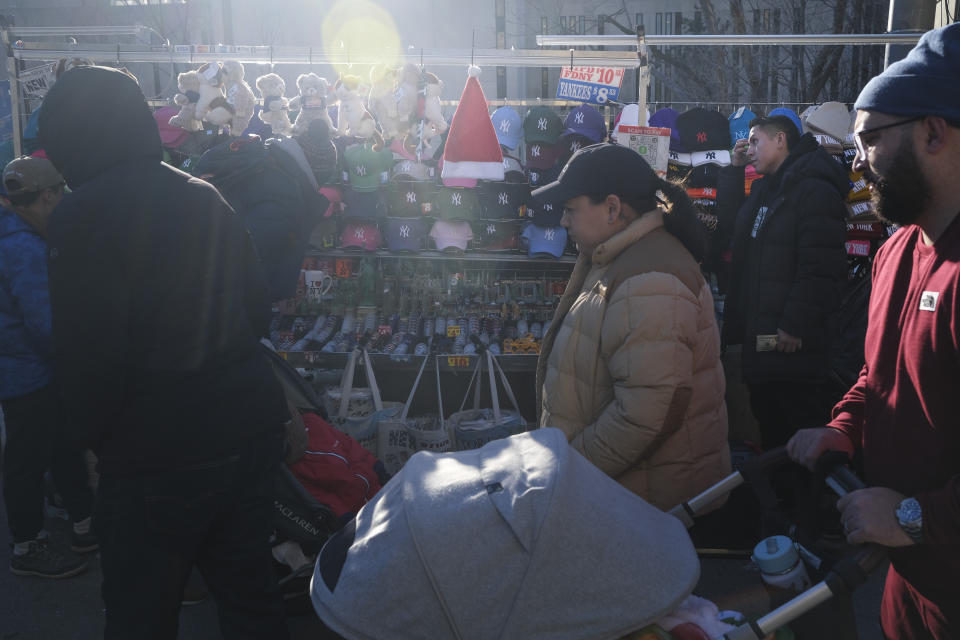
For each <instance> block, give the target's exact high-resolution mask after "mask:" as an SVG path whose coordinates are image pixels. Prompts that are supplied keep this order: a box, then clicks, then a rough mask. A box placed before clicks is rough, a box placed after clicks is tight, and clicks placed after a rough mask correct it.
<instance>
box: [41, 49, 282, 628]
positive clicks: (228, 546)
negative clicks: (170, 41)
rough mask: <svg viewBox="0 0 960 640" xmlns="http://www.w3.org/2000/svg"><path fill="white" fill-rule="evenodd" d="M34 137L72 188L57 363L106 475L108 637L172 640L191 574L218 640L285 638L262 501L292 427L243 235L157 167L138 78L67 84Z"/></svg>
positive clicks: (57, 245)
mask: <svg viewBox="0 0 960 640" xmlns="http://www.w3.org/2000/svg"><path fill="white" fill-rule="evenodd" d="M39 129H40V133H39V135H40V140H41V142H42V144H43V146H44V147H45V149H46V151H47V154H48V156H49V158H50V160H51V161H52V162H53V163H54V165H55V166H56V167H57V169H59V171H60V172H61V173H62V174H63V176H64V178H65V180H66V181H67V184H68V185H69V186H70V188H71V189H72V193H70V194H68V196H67V197H66V198H65V199H64V200H63V201H62V203H61V204H60V206H59V208H58V209H57V210H56V212H55V213H54V214H53V216H52V218H51V220H50V223H49V248H50V255H49V273H50V295H51V303H52V310H53V343H54V362H55V366H56V369H57V372H58V375H59V377H60V379H61V381H62V388H63V393H64V395H65V400H66V404H67V407H68V408H69V410H70V411H71V414H72V415H71V417H72V420H73V424H72V425H71V426H72V429H73V432H74V433H75V434H76V436H77V438H78V439H79V440H80V442H81V443H82V444H85V445H87V446H89V447H90V448H92V449H93V450H94V452H95V453H96V454H97V456H98V458H99V470H100V473H101V478H100V484H99V490H98V495H97V505H96V508H95V513H94V527H95V529H96V531H97V533H98V535H99V537H100V541H101V542H100V544H101V559H102V568H103V576H104V579H103V589H102V592H103V597H104V601H105V603H106V631H105V636H106V637H107V638H172V637H175V636H176V632H177V623H178V612H179V607H180V602H181V595H182V590H183V586H184V583H185V582H186V580H187V576H188V575H189V573H190V571H191V568H192V567H193V566H194V564H196V565H197V566H198V567H199V568H200V570H201V572H202V573H203V575H204V578H205V579H206V582H207V584H208V585H209V587H210V589H211V590H212V592H213V594H214V596H215V597H216V600H217V603H218V606H219V610H220V627H221V631H222V633H223V635H224V636H225V637H228V638H285V637H287V630H286V626H285V622H284V616H283V606H282V601H281V598H280V595H279V590H278V587H277V582H276V577H275V576H274V574H273V571H272V565H271V555H270V550H269V545H268V539H269V534H270V518H271V512H272V503H271V502H270V501H269V500H268V499H267V498H266V495H265V491H264V487H265V486H266V482H267V481H268V479H269V478H270V475H271V473H272V472H273V471H274V470H275V469H276V468H277V465H278V464H279V462H280V460H281V458H282V452H283V423H284V422H285V421H286V420H287V419H288V417H289V416H288V413H287V410H286V404H285V402H284V399H283V393H282V391H281V389H280V387H279V385H278V383H277V382H276V380H275V379H274V377H273V374H272V372H271V369H270V364H269V362H268V361H267V360H266V359H265V358H264V355H263V354H262V353H261V352H260V351H259V345H258V344H257V340H258V337H259V336H262V335H263V334H264V333H265V332H266V330H267V325H268V322H269V313H270V308H269V304H268V301H267V294H266V288H265V285H264V281H263V276H262V274H261V272H260V269H259V266H258V264H257V259H256V255H255V252H254V250H253V246H252V244H251V241H250V238H249V235H248V234H247V232H246V231H245V230H244V228H243V225H242V224H241V223H240V220H239V219H238V218H237V216H236V214H234V212H233V211H232V210H231V208H230V207H229V205H227V203H226V202H225V201H224V200H223V198H222V197H221V196H220V194H219V193H218V192H217V190H216V189H214V188H213V187H212V186H210V185H209V184H207V183H204V182H202V181H200V180H197V179H194V178H191V177H190V176H188V175H187V174H185V173H182V172H180V171H178V170H176V169H173V168H171V167H169V166H167V165H165V164H163V163H162V162H161V156H162V150H161V145H160V137H159V133H158V131H157V126H156V123H155V121H154V119H153V117H152V115H151V112H150V109H149V107H148V106H147V104H146V102H145V100H144V97H143V94H142V93H141V91H140V88H139V86H138V85H137V83H136V81H135V80H134V79H133V78H132V77H131V76H128V75H125V74H124V73H122V72H119V71H116V70H113V69H107V68H103V67H80V68H76V69H72V70H71V71H68V72H67V73H65V74H64V75H63V76H62V77H61V78H60V79H59V80H58V81H57V83H56V84H55V85H54V87H53V88H52V89H51V90H50V92H49V93H48V94H47V96H46V98H45V99H44V103H43V107H42V111H41V113H40V123H39Z"/></svg>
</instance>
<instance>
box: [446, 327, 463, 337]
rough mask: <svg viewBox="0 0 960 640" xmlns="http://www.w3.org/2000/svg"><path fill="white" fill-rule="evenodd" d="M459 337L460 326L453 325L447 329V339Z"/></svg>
mask: <svg viewBox="0 0 960 640" xmlns="http://www.w3.org/2000/svg"><path fill="white" fill-rule="evenodd" d="M459 335H460V325H458V324H455V325H453V326H452V327H447V337H448V338H456V337H457V336H459Z"/></svg>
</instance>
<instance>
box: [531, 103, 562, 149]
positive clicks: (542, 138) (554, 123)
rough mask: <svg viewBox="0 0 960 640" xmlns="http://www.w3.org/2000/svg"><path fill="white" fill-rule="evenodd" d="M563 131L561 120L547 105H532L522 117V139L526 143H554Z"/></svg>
mask: <svg viewBox="0 0 960 640" xmlns="http://www.w3.org/2000/svg"><path fill="white" fill-rule="evenodd" d="M562 133H563V120H561V119H560V116H558V115H557V114H556V113H554V112H553V110H552V109H550V108H549V107H533V108H532V109H530V111H528V112H527V117H526V118H524V119H523V139H524V140H526V142H527V144H530V143H531V142H544V143H546V144H555V143H556V142H557V140H559V139H560V135H561V134H562Z"/></svg>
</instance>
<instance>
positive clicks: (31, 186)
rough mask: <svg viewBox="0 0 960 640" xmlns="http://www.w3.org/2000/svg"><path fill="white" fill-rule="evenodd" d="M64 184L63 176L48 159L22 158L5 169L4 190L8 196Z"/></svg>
mask: <svg viewBox="0 0 960 640" xmlns="http://www.w3.org/2000/svg"><path fill="white" fill-rule="evenodd" d="M61 183H63V176H61V175H60V173H59V172H58V171H57V170H56V168H54V166H53V163H52V162H50V161H49V160H47V159H46V158H37V157H34V156H20V157H19V158H16V159H14V160H11V161H10V162H8V163H7V166H6V167H4V169H3V188H4V190H5V191H6V192H7V195H8V196H19V195H22V194H24V193H30V192H33V191H40V190H42V189H49V188H50V187H55V186H56V185H58V184H61Z"/></svg>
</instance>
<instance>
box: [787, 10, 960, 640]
mask: <svg viewBox="0 0 960 640" xmlns="http://www.w3.org/2000/svg"><path fill="white" fill-rule="evenodd" d="M854 106H855V108H856V109H857V117H856V122H855V124H854V134H853V135H854V142H855V143H856V147H857V156H856V159H855V160H854V165H853V168H854V170H856V171H863V174H864V177H865V178H866V179H867V181H868V183H869V184H870V190H871V192H872V196H873V199H874V203H875V204H876V206H877V212H878V213H879V214H880V215H881V216H882V217H883V218H884V219H885V220H887V221H888V222H890V223H893V224H898V225H901V228H900V230H899V231H897V232H896V233H894V234H893V236H892V237H891V238H890V239H889V240H888V241H887V242H886V243H885V244H884V245H883V246H882V247H880V250H879V251H878V252H877V256H876V258H875V260H874V264H873V288H872V291H871V294H870V310H869V321H868V327H867V334H866V341H865V349H864V351H865V353H864V355H865V357H866V364H865V365H864V367H863V369H862V371H861V372H860V377H859V379H858V380H857V382H856V384H854V386H853V387H852V388H851V389H850V390H849V391H848V392H847V394H846V395H845V396H844V398H843V400H841V401H840V403H839V404H838V405H837V406H836V407H834V409H833V420H832V421H831V422H830V423H828V424H827V426H826V427H821V428H815V429H806V430H803V431H800V432H798V433H797V434H796V435H795V436H794V437H793V438H792V439H791V440H790V442H789V443H788V445H787V451H788V453H789V454H790V455H791V456H792V457H793V458H794V459H796V460H798V461H800V462H803V463H805V464H807V465H812V464H813V462H814V461H815V460H816V459H817V457H818V456H819V455H820V454H821V453H822V452H823V451H825V450H828V449H832V450H840V451H845V452H847V453H850V454H852V453H853V452H854V449H862V452H863V466H864V472H865V480H866V483H867V485H869V487H870V488H867V489H862V490H860V491H854V492H852V493H849V494H847V495H846V496H844V497H843V498H842V499H841V500H840V501H839V503H838V504H837V507H838V509H839V510H840V518H841V522H842V524H843V527H844V530H845V531H846V533H847V540H848V541H849V542H850V543H852V544H862V543H867V542H875V543H879V544H881V545H885V546H887V547H890V550H889V554H890V569H889V570H888V572H887V579H886V585H885V587H884V595H883V602H882V605H881V610H880V618H881V624H882V626H883V631H884V634H885V635H886V636H887V637H888V638H897V639H898V640H900V639H906V640H911V639H914V638H917V639H919V638H936V639H946V638H960V588H958V587H957V582H958V580H960V546H958V544H957V542H958V541H960V402H958V400H957V381H958V380H960V181H958V180H957V167H960V23H957V24H952V25H950V26H947V27H943V28H940V29H935V30H933V31H929V32H927V33H926V34H924V35H923V37H922V38H921V39H920V42H919V43H918V44H917V46H916V47H915V48H914V49H913V50H911V51H910V53H909V54H908V55H907V57H906V58H904V59H903V60H901V61H899V62H896V63H894V64H892V65H891V66H890V67H888V68H887V69H886V70H885V71H884V72H883V73H881V74H880V75H878V76H876V77H875V78H873V79H872V80H870V82H869V83H868V84H867V86H866V87H864V89H863V91H862V92H861V93H860V96H859V97H858V98H857V101H856V104H855V105H854Z"/></svg>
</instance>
